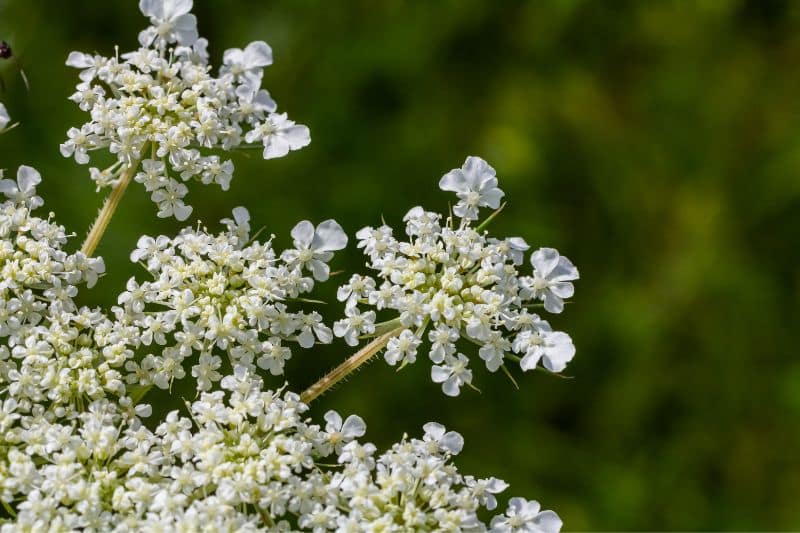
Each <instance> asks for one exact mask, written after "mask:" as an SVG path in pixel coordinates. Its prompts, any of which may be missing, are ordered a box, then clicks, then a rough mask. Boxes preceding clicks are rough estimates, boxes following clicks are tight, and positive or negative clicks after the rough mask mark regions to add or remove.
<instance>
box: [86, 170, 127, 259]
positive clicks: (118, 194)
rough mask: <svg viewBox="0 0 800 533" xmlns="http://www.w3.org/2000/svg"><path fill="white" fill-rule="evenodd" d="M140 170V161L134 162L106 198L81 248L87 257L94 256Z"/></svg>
mask: <svg viewBox="0 0 800 533" xmlns="http://www.w3.org/2000/svg"><path fill="white" fill-rule="evenodd" d="M138 168H139V160H138V159H137V160H134V161H132V162H131V163H130V165H128V168H126V169H125V171H124V172H123V173H122V175H120V177H119V181H118V182H117V184H116V185H115V186H114V188H113V189H112V190H111V194H109V195H108V198H106V202H105V203H104V204H103V207H102V208H101V209H100V213H99V214H98V215H97V219H95V221H94V224H93V225H92V229H90V230H89V235H87V236H86V240H85V241H83V246H81V252H83V253H84V254H86V255H87V256H91V255H92V254H94V251H95V249H96V248H97V245H98V244H100V239H102V238H103V234H104V233H105V232H106V228H107V227H108V223H109V222H111V217H113V216H114V211H116V210H117V206H118V205H119V202H120V200H122V195H124V194H125V189H127V188H128V184H129V183H130V182H131V179H133V176H134V175H135V174H136V169H138Z"/></svg>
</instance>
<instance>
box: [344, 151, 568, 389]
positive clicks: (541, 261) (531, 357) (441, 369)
mask: <svg viewBox="0 0 800 533" xmlns="http://www.w3.org/2000/svg"><path fill="white" fill-rule="evenodd" d="M440 186H441V188H442V189H444V190H447V191H454V192H456V194H457V196H458V197H459V203H458V204H457V205H456V207H455V208H454V213H455V214H456V216H458V217H460V218H461V222H460V223H459V224H454V221H453V219H452V218H450V217H444V216H443V215H440V214H438V213H434V212H431V211H427V210H425V209H424V208H422V207H421V206H416V207H414V208H412V209H410V210H409V211H408V213H406V215H405V216H404V217H403V221H404V222H405V234H406V236H407V237H408V240H407V241H401V240H399V239H397V238H395V237H394V236H393V231H392V229H391V228H390V227H389V226H387V225H385V224H384V225H382V226H380V227H378V228H372V227H367V228H363V229H361V230H359V231H358V232H357V233H356V238H357V239H358V247H359V248H362V249H363V250H364V254H365V255H366V256H367V258H368V261H367V266H368V267H369V268H370V269H372V270H373V271H374V272H376V277H375V278H373V277H370V276H362V275H354V276H352V277H351V278H350V280H349V281H348V282H347V283H346V284H344V285H342V286H341V287H340V288H339V291H338V292H337V297H338V299H339V300H340V301H344V302H345V314H346V315H347V317H348V318H345V319H342V320H340V321H338V322H336V323H335V324H334V333H335V334H337V335H338V336H341V337H346V340H347V342H348V343H349V344H352V343H353V342H354V340H355V339H356V338H357V336H361V337H365V336H366V337H370V336H377V335H376V334H374V333H371V332H368V331H355V330H354V329H353V328H352V327H350V320H351V317H354V316H360V315H361V314H362V313H363V309H364V308H365V307H372V308H374V310H375V311H376V312H378V311H384V312H385V310H390V311H393V312H394V316H391V315H390V316H388V317H387V320H386V321H385V322H379V323H378V324H375V328H374V331H376V332H386V331H387V328H389V327H390V326H395V327H396V326H403V327H402V328H400V329H398V332H397V333H396V334H394V335H392V336H391V338H389V339H388V340H387V341H386V351H385V353H384V359H385V360H386V362H388V363H389V364H391V365H395V364H398V363H400V362H401V361H402V362H403V364H407V363H413V362H414V361H415V360H416V355H417V349H418V347H419V346H420V345H421V343H422V340H423V339H425V338H427V339H428V340H429V341H430V347H429V349H428V358H429V359H430V360H431V362H432V363H434V366H433V367H432V368H431V378H432V379H433V381H434V382H436V383H441V384H442V389H443V391H444V392H445V394H447V395H450V396H456V395H458V394H459V391H460V388H461V386H462V385H464V384H470V383H471V382H472V371H471V370H470V369H469V362H470V361H469V357H468V355H467V353H466V352H463V353H457V349H456V343H457V342H458V341H459V340H461V339H464V340H467V341H469V342H470V343H471V344H474V345H477V355H478V357H479V358H480V359H481V360H482V361H483V363H484V365H485V366H486V368H487V370H489V371H490V372H497V371H498V370H500V369H501V368H504V367H505V365H506V363H507V362H508V361H509V360H516V361H518V362H519V364H520V368H521V369H522V370H523V371H528V370H533V369H534V368H536V367H537V366H538V365H539V364H541V365H543V366H544V368H546V369H547V370H550V371H551V372H560V371H562V370H563V369H564V368H565V367H566V365H567V363H568V362H569V361H570V360H571V359H572V357H573V356H574V354H575V347H574V346H573V344H572V341H571V339H570V338H569V336H568V335H567V334H566V333H562V332H554V331H553V330H552V328H550V325H549V324H548V323H547V322H546V321H544V320H542V319H541V318H540V317H539V316H538V315H536V314H533V313H531V312H530V311H529V309H530V308H532V307H536V306H538V305H541V304H538V303H537V301H539V300H543V301H544V309H545V310H546V311H549V312H560V311H561V310H563V298H568V297H571V296H572V294H573V292H574V287H573V285H572V283H571V281H573V280H575V279H577V277H578V271H577V269H575V267H574V266H572V263H570V262H569V260H568V259H566V258H565V257H563V256H561V255H559V254H558V252H556V251H555V250H553V249H552V248H541V249H539V250H537V251H536V252H534V253H533V254H532V257H531V262H532V263H533V266H534V272H533V276H526V275H524V274H523V273H522V272H521V271H520V268H521V266H522V265H523V263H524V257H525V253H526V252H527V250H528V249H529V245H528V243H526V242H525V240H523V239H522V238H520V237H510V238H505V239H498V238H494V237H490V236H489V235H488V234H487V233H486V232H485V231H478V229H477V228H475V227H473V226H472V222H473V221H474V220H476V219H477V215H478V209H479V208H482V207H489V208H496V207H498V206H499V202H500V199H501V198H502V197H503V192H502V191H501V190H500V189H499V188H498V182H497V178H496V177H495V172H494V169H493V168H492V167H490V166H489V165H488V164H487V163H486V162H485V161H483V160H482V159H480V158H477V157H468V158H467V160H466V162H465V163H464V166H463V167H462V168H461V169H455V170H452V171H450V172H449V173H447V174H445V176H444V177H443V178H442V179H441V182H440ZM389 330H391V329H389ZM426 332H427V334H426ZM515 353H516V354H519V355H518V356H517V355H514V354H515Z"/></svg>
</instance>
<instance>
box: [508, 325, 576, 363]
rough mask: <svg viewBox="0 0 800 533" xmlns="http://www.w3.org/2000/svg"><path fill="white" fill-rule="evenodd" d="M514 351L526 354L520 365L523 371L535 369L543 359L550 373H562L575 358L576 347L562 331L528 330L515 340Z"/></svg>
mask: <svg viewBox="0 0 800 533" xmlns="http://www.w3.org/2000/svg"><path fill="white" fill-rule="evenodd" d="M545 324H546V323H545ZM514 351H516V352H517V353H524V354H525V355H524V356H523V358H522V360H521V361H520V363H519V366H520V368H522V370H533V369H535V368H536V365H537V364H539V360H540V359H541V360H542V364H544V366H545V368H547V369H548V370H549V371H550V372H561V371H562V370H564V369H565V368H566V367H567V363H569V362H570V361H571V360H572V358H573V357H574V356H575V345H573V344H572V339H571V338H570V336H569V335H567V334H566V333H564V332H562V331H550V330H549V328H548V329H546V330H544V329H540V330H526V331H523V332H521V333H520V334H519V335H518V336H517V338H516V339H515V340H514Z"/></svg>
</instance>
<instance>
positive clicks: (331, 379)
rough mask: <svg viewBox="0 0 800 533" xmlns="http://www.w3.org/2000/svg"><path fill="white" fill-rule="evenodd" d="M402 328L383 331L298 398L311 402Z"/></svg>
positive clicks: (383, 345) (362, 362)
mask: <svg viewBox="0 0 800 533" xmlns="http://www.w3.org/2000/svg"><path fill="white" fill-rule="evenodd" d="M402 330H403V328H402V326H401V327H399V328H395V329H393V330H391V331H389V332H387V333H384V334H383V335H381V336H380V337H378V338H377V339H375V340H374V341H372V342H370V343H369V344H367V345H366V346H364V347H363V348H361V349H360V350H359V351H357V352H356V353H354V354H353V355H351V356H350V357H349V358H348V359H347V360H346V361H345V362H344V363H342V364H340V365H339V366H337V367H336V368H334V369H333V370H331V371H330V372H328V373H327V374H326V375H325V376H323V377H322V378H321V379H320V380H319V381H317V382H316V383H314V384H313V385H311V386H310V387H309V388H308V389H306V390H305V391H304V392H303V394H301V395H300V400H302V401H303V402H305V403H311V402H313V401H314V400H315V399H316V398H317V397H319V396H320V395H322V394H324V393H325V392H326V391H327V390H328V389H330V388H331V387H333V386H334V385H336V384H337V383H338V382H340V381H341V380H342V379H344V378H345V377H347V376H348V375H349V374H350V373H351V372H353V371H354V370H355V369H357V368H358V367H360V366H361V365H363V364H364V363H366V362H367V361H369V360H370V358H371V357H372V356H373V355H375V354H376V353H378V352H379V351H381V350H382V349H383V348H385V347H386V345H387V344H388V343H389V339H391V338H392V337H394V336H395V335H397V334H398V333H400V332H401V331H402Z"/></svg>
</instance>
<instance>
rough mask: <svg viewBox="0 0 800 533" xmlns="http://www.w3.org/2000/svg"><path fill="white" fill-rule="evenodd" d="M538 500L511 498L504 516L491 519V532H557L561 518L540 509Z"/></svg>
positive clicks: (559, 528) (551, 512)
mask: <svg viewBox="0 0 800 533" xmlns="http://www.w3.org/2000/svg"><path fill="white" fill-rule="evenodd" d="M540 509H541V506H540V505H539V502H537V501H535V500H530V501H528V500H526V499H525V498H511V500H510V501H509V502H508V510H507V511H506V514H505V515H504V516H497V517H495V518H494V519H493V520H492V524H491V527H492V528H491V531H492V532H493V533H512V532H516V531H519V532H522V531H528V532H531V533H557V532H558V531H560V530H561V524H562V523H561V519H560V518H559V517H558V515H557V514H556V513H554V512H553V511H541V510H540Z"/></svg>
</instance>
